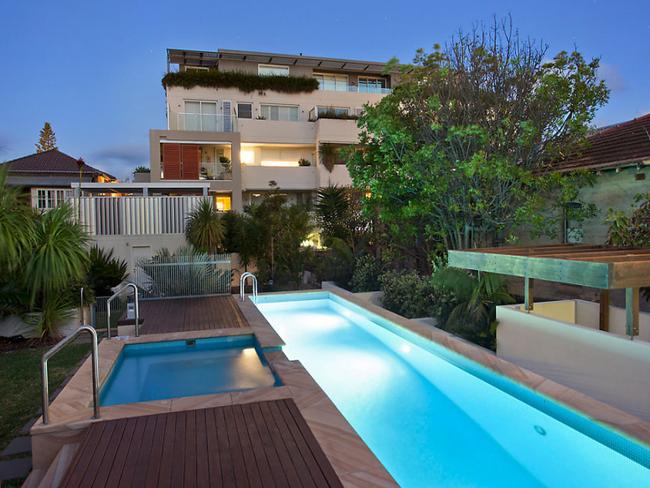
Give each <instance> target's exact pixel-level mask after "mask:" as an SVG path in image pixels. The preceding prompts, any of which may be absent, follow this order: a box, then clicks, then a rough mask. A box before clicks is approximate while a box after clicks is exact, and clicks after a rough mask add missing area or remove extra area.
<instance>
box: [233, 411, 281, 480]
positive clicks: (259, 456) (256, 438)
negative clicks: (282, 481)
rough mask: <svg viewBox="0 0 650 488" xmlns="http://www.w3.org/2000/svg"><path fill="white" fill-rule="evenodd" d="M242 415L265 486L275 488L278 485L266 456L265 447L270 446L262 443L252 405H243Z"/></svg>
mask: <svg viewBox="0 0 650 488" xmlns="http://www.w3.org/2000/svg"><path fill="white" fill-rule="evenodd" d="M242 415H243V418H244V426H245V428H246V431H247V434H248V437H249V439H250V444H251V449H252V451H253V456H255V464H256V465H257V469H258V470H259V473H260V477H261V478H262V479H263V480H265V481H264V485H265V486H269V487H275V486H276V484H275V482H274V480H273V474H272V473H271V467H270V466H269V461H268V459H267V457H266V454H265V445H270V444H269V443H265V442H264V441H262V439H261V437H260V432H259V429H258V427H257V425H255V417H254V416H253V408H252V406H251V404H245V405H242ZM280 486H282V485H280Z"/></svg>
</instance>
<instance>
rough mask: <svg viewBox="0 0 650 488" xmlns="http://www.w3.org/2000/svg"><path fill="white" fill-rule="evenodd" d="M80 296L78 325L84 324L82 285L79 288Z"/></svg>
mask: <svg viewBox="0 0 650 488" xmlns="http://www.w3.org/2000/svg"><path fill="white" fill-rule="evenodd" d="M79 294H80V295H81V296H80V302H79V306H80V308H79V317H80V319H79V325H83V324H84V287H83V286H82V287H81V289H80V290H79Z"/></svg>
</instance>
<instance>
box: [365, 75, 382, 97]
mask: <svg viewBox="0 0 650 488" xmlns="http://www.w3.org/2000/svg"><path fill="white" fill-rule="evenodd" d="M384 88H386V80H384V79H383V78H369V77H365V76H359V91H360V92H362V93H382V92H383V91H384Z"/></svg>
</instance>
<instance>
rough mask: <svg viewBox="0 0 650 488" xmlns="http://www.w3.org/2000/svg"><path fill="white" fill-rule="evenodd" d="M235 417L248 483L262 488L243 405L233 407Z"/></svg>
mask: <svg viewBox="0 0 650 488" xmlns="http://www.w3.org/2000/svg"><path fill="white" fill-rule="evenodd" d="M232 411H233V416H234V419H235V427H236V428H237V438H238V439H239V443H240V446H241V451H242V459H243V460H244V465H245V466H246V468H245V470H246V474H247V475H248V483H249V484H250V486H261V485H262V478H261V476H260V472H259V468H258V467H257V460H256V459H255V454H254V453H253V448H252V447H251V440H250V437H249V436H248V429H247V428H246V423H245V421H244V413H243V412H242V406H241V405H233V406H232Z"/></svg>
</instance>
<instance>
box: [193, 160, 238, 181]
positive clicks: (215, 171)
mask: <svg viewBox="0 0 650 488" xmlns="http://www.w3.org/2000/svg"><path fill="white" fill-rule="evenodd" d="M200 164H201V166H200V168H201V169H200V170H199V171H200V172H199V179H201V180H232V170H231V168H230V167H229V166H230V165H228V166H226V165H224V164H223V163H221V162H214V161H213V162H206V161H204V162H201V163H200Z"/></svg>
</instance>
